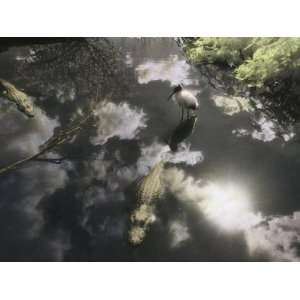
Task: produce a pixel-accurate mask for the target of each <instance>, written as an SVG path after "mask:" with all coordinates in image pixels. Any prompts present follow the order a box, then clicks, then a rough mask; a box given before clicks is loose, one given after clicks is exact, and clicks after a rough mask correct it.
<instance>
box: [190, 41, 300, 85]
mask: <svg viewBox="0 0 300 300" xmlns="http://www.w3.org/2000/svg"><path fill="white" fill-rule="evenodd" d="M185 51H186V54H187V56H188V58H189V59H190V61H191V62H192V63H196V64H201V63H211V64H222V65H227V66H229V67H231V68H232V69H233V72H234V75H235V77H236V78H237V79H238V80H240V81H243V82H245V83H247V84H248V85H250V86H255V87H258V88H260V87H262V86H263V85H264V83H266V82H269V81H275V80H281V79H282V78H286V77H287V76H290V75H291V74H292V73H293V71H295V70H298V68H299V66H300V38H276V37H275V38H274V37H273V38H238V37H236V38H196V39H194V40H193V41H192V42H190V43H188V44H186V46H185Z"/></svg>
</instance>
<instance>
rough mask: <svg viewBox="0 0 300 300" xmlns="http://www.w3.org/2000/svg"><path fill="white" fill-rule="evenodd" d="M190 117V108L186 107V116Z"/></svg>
mask: <svg viewBox="0 0 300 300" xmlns="http://www.w3.org/2000/svg"><path fill="white" fill-rule="evenodd" d="M189 117H190V110H189V109H188V110H187V118H189Z"/></svg>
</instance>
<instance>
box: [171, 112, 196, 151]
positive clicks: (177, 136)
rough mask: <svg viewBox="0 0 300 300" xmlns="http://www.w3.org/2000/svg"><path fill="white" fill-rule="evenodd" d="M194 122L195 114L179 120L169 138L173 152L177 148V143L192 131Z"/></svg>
mask: <svg viewBox="0 0 300 300" xmlns="http://www.w3.org/2000/svg"><path fill="white" fill-rule="evenodd" d="M196 122H197V116H191V117H190V118H188V119H187V120H185V121H183V122H181V123H180V124H179V125H178V126H177V127H176V128H175V130H174V132H173V134H172V136H171V138H170V140H169V146H170V148H171V150H172V151H173V152H176V151H177V149H178V145H179V144H180V143H181V142H183V141H184V140H185V139H186V138H188V137H189V136H190V135H191V134H192V133H193V131H194V128H195V126H196Z"/></svg>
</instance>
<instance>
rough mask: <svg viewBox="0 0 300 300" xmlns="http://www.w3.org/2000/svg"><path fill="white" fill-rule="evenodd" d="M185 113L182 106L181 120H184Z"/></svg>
mask: <svg viewBox="0 0 300 300" xmlns="http://www.w3.org/2000/svg"><path fill="white" fill-rule="evenodd" d="M183 113H184V108H183V106H181V121H183Z"/></svg>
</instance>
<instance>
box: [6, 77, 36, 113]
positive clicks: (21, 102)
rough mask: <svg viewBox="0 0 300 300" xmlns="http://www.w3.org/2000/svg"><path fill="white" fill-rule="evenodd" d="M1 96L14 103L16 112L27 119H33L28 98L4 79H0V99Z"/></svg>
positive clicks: (31, 106) (31, 107)
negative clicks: (22, 114)
mask: <svg viewBox="0 0 300 300" xmlns="http://www.w3.org/2000/svg"><path fill="white" fill-rule="evenodd" d="M1 96H2V97H3V98H5V99H7V100H9V101H11V102H14V103H15V104H16V105H17V108H18V110H19V111H20V112H22V113H24V114H25V115H26V116H27V117H29V118H32V117H34V112H33V105H32V103H31V101H30V100H29V96H28V95H26V94H25V93H24V92H22V91H20V90H18V89H17V88H16V87H15V86H14V85H13V84H11V83H9V82H8V81H6V80H4V79H0V97H1Z"/></svg>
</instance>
